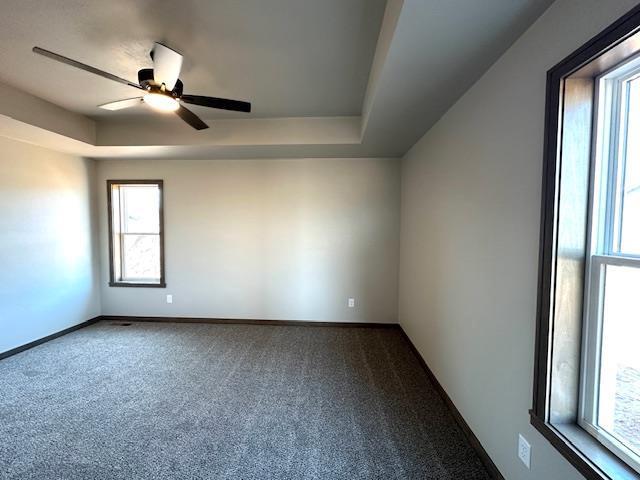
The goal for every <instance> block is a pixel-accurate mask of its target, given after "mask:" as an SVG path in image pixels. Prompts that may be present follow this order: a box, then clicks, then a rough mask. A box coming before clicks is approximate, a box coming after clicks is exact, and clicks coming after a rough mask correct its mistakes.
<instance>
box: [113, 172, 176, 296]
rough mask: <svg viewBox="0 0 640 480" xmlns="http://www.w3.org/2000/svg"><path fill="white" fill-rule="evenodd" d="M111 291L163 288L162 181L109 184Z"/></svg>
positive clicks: (132, 181) (123, 181)
mask: <svg viewBox="0 0 640 480" xmlns="http://www.w3.org/2000/svg"><path fill="white" fill-rule="evenodd" d="M107 194H108V209H109V261H110V281H109V285H111V286H113V287H165V278H164V237H163V223H164V222H163V216H162V180H108V181H107Z"/></svg>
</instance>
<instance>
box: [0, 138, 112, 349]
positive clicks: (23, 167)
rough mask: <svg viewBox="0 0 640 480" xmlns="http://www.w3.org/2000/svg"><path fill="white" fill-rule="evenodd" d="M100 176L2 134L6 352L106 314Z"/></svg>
mask: <svg viewBox="0 0 640 480" xmlns="http://www.w3.org/2000/svg"><path fill="white" fill-rule="evenodd" d="M94 173H95V172H94V163H93V161H91V160H85V159H82V158H77V157H72V156H68V155H64V154H60V153H56V152H53V151H50V150H45V149H42V148H40V147H35V146H32V145H28V144H25V143H20V142H17V141H14V140H9V139H6V138H2V137H0V212H1V213H0V352H4V351H6V350H10V349H12V348H14V347H18V346H21V345H24V344H26V343H29V342H31V341H33V340H36V339H39V338H42V337H45V336H47V335H49V334H51V333H55V332H58V331H60V330H63V329H65V328H67V327H70V326H73V325H75V324H78V323H81V322H83V321H85V320H88V319H90V318H93V317H95V316H97V315H100V297H99V290H98V283H97V282H98V268H99V266H98V262H97V250H96V248H95V247H96V245H97V222H94V221H93V219H92V217H93V215H92V208H93V206H94V201H93V200H94V198H93V197H92V186H93V183H94V178H93V177H94Z"/></svg>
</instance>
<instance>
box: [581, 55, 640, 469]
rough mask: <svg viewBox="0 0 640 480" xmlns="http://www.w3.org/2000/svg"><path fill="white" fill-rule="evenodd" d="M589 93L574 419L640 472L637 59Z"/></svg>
mask: <svg viewBox="0 0 640 480" xmlns="http://www.w3.org/2000/svg"><path fill="white" fill-rule="evenodd" d="M596 98H597V109H598V118H597V127H596V132H595V134H596V152H595V157H594V158H595V163H594V170H593V181H592V185H591V189H592V192H593V194H592V202H591V212H590V213H591V225H592V227H591V231H590V237H589V245H590V247H589V255H588V257H587V261H586V273H587V276H586V278H587V285H586V299H585V309H584V311H585V319H584V324H585V329H584V348H583V362H582V364H583V369H582V402H581V410H582V411H581V416H580V424H581V425H582V426H583V427H584V428H585V429H586V430H587V431H588V432H589V433H591V434H592V435H594V436H595V437H596V438H597V439H598V440H599V441H600V442H601V443H603V444H604V445H605V446H607V447H608V448H609V449H610V450H612V451H613V452H614V453H615V454H616V455H618V456H619V457H620V458H622V459H623V460H624V461H626V462H627V463H628V464H629V465H630V466H632V467H633V468H634V469H636V470H637V471H638V472H640V135H638V132H640V61H638V60H634V61H631V62H627V63H625V64H624V65H622V66H619V67H617V68H615V69H614V70H612V71H611V72H609V73H607V74H605V75H604V76H602V77H600V78H599V79H598V80H597V95H596Z"/></svg>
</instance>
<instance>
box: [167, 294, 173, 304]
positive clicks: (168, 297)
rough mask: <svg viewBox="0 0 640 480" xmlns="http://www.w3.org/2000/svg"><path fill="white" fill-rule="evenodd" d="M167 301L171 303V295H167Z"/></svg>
mask: <svg viewBox="0 0 640 480" xmlns="http://www.w3.org/2000/svg"><path fill="white" fill-rule="evenodd" d="M167 303H173V295H167Z"/></svg>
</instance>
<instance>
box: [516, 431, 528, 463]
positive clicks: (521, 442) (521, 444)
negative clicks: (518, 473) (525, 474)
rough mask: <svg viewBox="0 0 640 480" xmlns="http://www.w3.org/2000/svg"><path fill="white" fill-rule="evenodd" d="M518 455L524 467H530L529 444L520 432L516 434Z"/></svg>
mask: <svg viewBox="0 0 640 480" xmlns="http://www.w3.org/2000/svg"><path fill="white" fill-rule="evenodd" d="M518 457H519V458H520V460H522V463H524V465H525V467H527V468H529V469H530V468H531V445H529V442H527V440H526V439H525V438H524V437H523V436H522V435H521V434H520V435H518Z"/></svg>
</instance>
